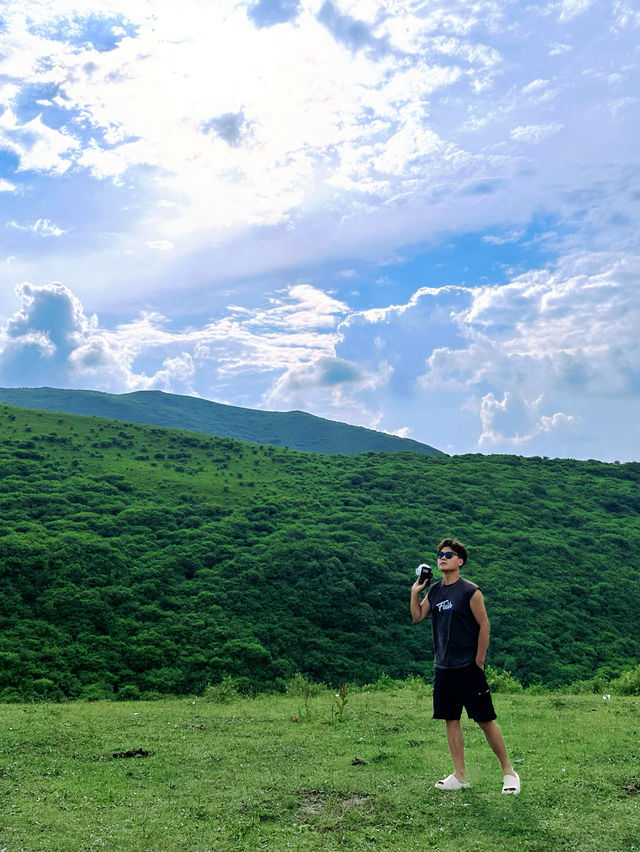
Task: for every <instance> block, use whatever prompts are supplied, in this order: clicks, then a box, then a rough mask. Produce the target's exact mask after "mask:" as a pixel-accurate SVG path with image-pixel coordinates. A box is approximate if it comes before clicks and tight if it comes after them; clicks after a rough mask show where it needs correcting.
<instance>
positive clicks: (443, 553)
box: [436, 550, 458, 559]
mask: <svg viewBox="0 0 640 852" xmlns="http://www.w3.org/2000/svg"><path fill="white" fill-rule="evenodd" d="M457 555H458V554H457V553H454V552H453V550H439V551H438V552H437V553H436V556H437V557H438V559H442V557H443V556H444V558H445V559H452V558H453V557H454V556H457Z"/></svg>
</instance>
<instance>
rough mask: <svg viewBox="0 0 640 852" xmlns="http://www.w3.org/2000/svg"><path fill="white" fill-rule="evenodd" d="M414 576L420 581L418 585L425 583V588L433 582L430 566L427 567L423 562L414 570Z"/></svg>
mask: <svg viewBox="0 0 640 852" xmlns="http://www.w3.org/2000/svg"><path fill="white" fill-rule="evenodd" d="M416 576H417V577H419V578H420V579H419V580H418V582H419V583H424V582H425V581H426V583H427V586H428V585H429V583H430V582H431V581H432V580H433V571H432V570H431V566H430V565H427V563H426V562H423V563H422V565H418V567H417V568H416Z"/></svg>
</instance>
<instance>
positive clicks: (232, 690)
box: [203, 675, 240, 704]
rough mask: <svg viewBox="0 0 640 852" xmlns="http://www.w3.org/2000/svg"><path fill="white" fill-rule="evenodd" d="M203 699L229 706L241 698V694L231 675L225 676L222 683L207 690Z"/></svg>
mask: <svg viewBox="0 0 640 852" xmlns="http://www.w3.org/2000/svg"><path fill="white" fill-rule="evenodd" d="M203 698H204V699H205V701H213V702H215V703H216V704H228V703H229V702H230V701H235V700H236V699H237V698H240V692H239V691H238V689H237V688H236V684H235V681H234V679H233V678H232V677H231V675H225V676H224V677H223V678H222V680H221V681H220V683H214V684H212V685H211V686H208V687H207V688H206V689H205V691H204V695H203Z"/></svg>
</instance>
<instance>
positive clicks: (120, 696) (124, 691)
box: [116, 683, 140, 701]
mask: <svg viewBox="0 0 640 852" xmlns="http://www.w3.org/2000/svg"><path fill="white" fill-rule="evenodd" d="M116 699H117V700H118V701H139V700H140V690H139V689H138V687H137V686H136V685H135V683H125V685H124V686H121V687H120V689H119V690H118V692H117V694H116Z"/></svg>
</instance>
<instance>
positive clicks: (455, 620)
mask: <svg viewBox="0 0 640 852" xmlns="http://www.w3.org/2000/svg"><path fill="white" fill-rule="evenodd" d="M478 588H479V586H476V584H475V583H472V582H471V581H470V580H465V579H464V577H459V578H458V579H457V580H456V582H455V583H451V585H449V586H445V584H444V582H443V580H440V581H439V582H438V583H436V584H435V585H434V586H432V587H431V588H430V589H429V592H428V598H429V603H430V604H431V616H432V622H431V624H432V628H433V650H434V654H435V660H434V662H435V667H436V668H437V669H461V668H462V667H463V666H468V665H469V663H472V662H473V661H474V660H475V658H476V654H477V652H478V633H479V632H480V627H479V625H478V622H477V621H476V620H475V618H474V615H473V613H472V612H471V606H470V604H469V601H470V600H471V597H472V596H473V594H474V592H475V591H476V589H478Z"/></svg>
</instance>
